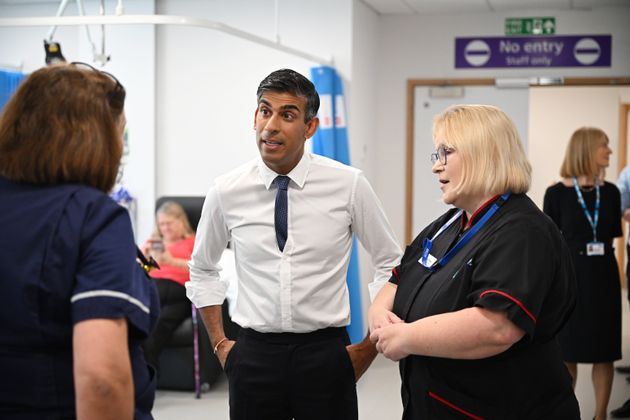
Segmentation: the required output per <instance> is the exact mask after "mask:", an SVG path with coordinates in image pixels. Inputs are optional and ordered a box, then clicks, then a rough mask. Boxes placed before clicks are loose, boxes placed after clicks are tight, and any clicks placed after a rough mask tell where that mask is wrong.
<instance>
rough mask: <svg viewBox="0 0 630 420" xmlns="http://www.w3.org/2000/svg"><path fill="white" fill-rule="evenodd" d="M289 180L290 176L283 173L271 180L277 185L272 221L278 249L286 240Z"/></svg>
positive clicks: (282, 247)
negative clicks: (274, 226)
mask: <svg viewBox="0 0 630 420" xmlns="http://www.w3.org/2000/svg"><path fill="white" fill-rule="evenodd" d="M290 180H291V178H289V177H288V176H284V175H279V176H277V177H276V179H274V180H273V183H274V184H275V185H276V186H277V187H278V191H277V192H276V209H275V212H274V216H273V221H274V223H275V225H276V239H277V240H278V248H280V251H284V244H285V243H286V242H287V216H288V214H289V212H288V210H287V207H288V206H287V187H288V186H289V181H290Z"/></svg>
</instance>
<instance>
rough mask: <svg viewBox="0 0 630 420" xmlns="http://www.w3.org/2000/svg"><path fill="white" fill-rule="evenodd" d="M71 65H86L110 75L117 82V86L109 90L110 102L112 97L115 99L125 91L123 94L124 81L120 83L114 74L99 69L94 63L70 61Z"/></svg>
mask: <svg viewBox="0 0 630 420" xmlns="http://www.w3.org/2000/svg"><path fill="white" fill-rule="evenodd" d="M70 65H71V66H76V67H85V68H86V69H88V70H92V71H95V72H97V73H100V74H104V75H105V76H107V77H109V78H110V79H111V80H112V81H113V82H114V83H116V86H115V87H114V90H113V91H111V92H109V95H108V97H109V99H110V102H111V100H112V99H115V98H116V97H118V96H119V95H120V93H123V94H124V93H125V87H124V86H123V85H122V83H120V82H119V81H118V79H116V76H114V75H113V74H111V73H108V72H106V71H102V70H99V69H97V68H96V67H94V66H92V65H90V64H88V63H83V62H81V61H73V62H72V63H70ZM123 98H124V96H123Z"/></svg>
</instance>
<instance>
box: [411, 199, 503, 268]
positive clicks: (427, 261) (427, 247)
mask: <svg viewBox="0 0 630 420" xmlns="http://www.w3.org/2000/svg"><path fill="white" fill-rule="evenodd" d="M509 197H510V193H509V192H507V193H505V194H503V195H502V196H501V198H500V199H499V200H497V201H496V202H495V203H494V204H493V205H492V207H490V210H488V211H487V212H486V214H484V215H483V217H482V218H481V219H480V220H479V222H477V223H475V224H474V225H473V227H472V228H471V229H470V230H469V231H468V232H466V234H465V235H464V236H463V237H462V238H461V239H460V240H459V241H458V242H457V243H456V244H455V246H454V247H453V248H451V250H449V251H448V252H447V253H446V255H444V256H443V257H442V258H440V259H439V260H438V259H437V258H436V257H434V256H433V255H431V253H430V252H431V247H432V246H433V241H434V240H435V238H437V237H438V236H440V234H441V233H442V232H444V231H445V230H446V229H447V228H448V227H449V226H450V225H452V224H453V222H455V220H457V219H458V218H460V217H461V215H462V213H463V210H459V211H458V212H457V213H455V215H454V216H453V217H451V218H450V219H449V221H448V222H446V224H444V225H443V226H442V227H440V229H439V230H438V231H437V232H436V233H435V235H433V237H432V238H431V239H429V238H425V239H424V240H423V241H422V256H421V257H420V259H419V260H418V262H419V263H420V264H422V265H423V266H424V267H425V268H427V269H429V271H435V270H437V269H438V268H439V267H442V266H444V265H446V263H447V262H448V261H449V260H450V259H451V257H453V255H455V254H457V252H458V251H459V250H460V249H461V248H463V247H464V245H466V244H467V243H468V241H470V239H471V238H472V237H473V236H474V235H475V234H476V233H477V231H478V230H479V229H481V228H482V227H483V225H485V224H486V222H487V221H488V220H489V219H490V218H491V217H492V215H494V213H496V211H497V210H498V209H499V207H500V206H501V205H502V204H503V203H504V202H506V201H507V199H508V198H509Z"/></svg>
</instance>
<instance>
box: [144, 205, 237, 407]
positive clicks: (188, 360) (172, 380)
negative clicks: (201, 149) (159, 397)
mask: <svg viewBox="0 0 630 420" xmlns="http://www.w3.org/2000/svg"><path fill="white" fill-rule="evenodd" d="M165 201H175V202H177V203H179V204H180V205H181V206H182V207H183V208H184V211H185V212H186V215H187V216H188V220H189V221H190V225H191V227H192V228H193V230H195V231H196V230H197V225H198V224H199V218H200V217H201V209H202V207H203V201H204V197H169V196H164V197H160V198H159V199H158V200H157V201H156V203H155V208H156V210H157V209H158V208H159V207H160V205H162V203H164V202H165ZM227 306H228V305H227V301H226V302H224V303H223V308H222V309H223V311H222V312H223V324H224V325H223V327H224V329H225V333H226V335H227V336H228V337H229V338H232V339H234V338H236V335H237V333H238V326H237V325H236V324H234V323H233V322H232V321H231V320H230V316H229V314H228V309H227ZM221 372H222V369H221V365H220V364H219V360H218V359H217V357H216V356H215V355H214V354H213V352H212V346H211V345H210V340H209V338H208V333H207V332H206V328H205V327H204V325H203V322H201V314H200V313H199V312H198V311H197V310H196V309H195V307H194V305H192V304H191V317H190V318H187V319H185V320H184V321H183V322H182V323H181V324H180V325H179V327H177V329H176V330H175V332H174V333H173V337H171V340H170V341H169V342H168V343H167V344H166V346H165V347H164V349H163V351H162V353H161V354H160V372H159V375H158V383H157V386H158V388H159V389H170V390H181V391H190V390H195V395H196V397H197V398H200V396H201V392H202V391H207V390H209V389H210V387H211V386H212V384H213V383H214V382H215V381H216V379H217V378H218V376H219V375H220V374H221Z"/></svg>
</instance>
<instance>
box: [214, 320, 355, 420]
mask: <svg viewBox="0 0 630 420" xmlns="http://www.w3.org/2000/svg"><path fill="white" fill-rule="evenodd" d="M348 343H349V339H348V334H347V333H346V330H345V328H326V329H323V330H318V331H314V332H311V333H304V334H296V333H259V332H256V331H254V330H251V329H245V328H243V329H241V331H240V333H239V336H238V339H237V341H236V344H235V345H234V347H232V350H231V351H230V353H229V354H228V358H227V361H226V364H225V372H226V374H227V376H228V382H229V392H230V419H231V420H291V419H295V420H356V419H357V418H358V413H357V394H356V384H355V378H354V370H353V368H352V363H351V361H350V357H349V355H348V352H347V351H346V345H347V344H348Z"/></svg>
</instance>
